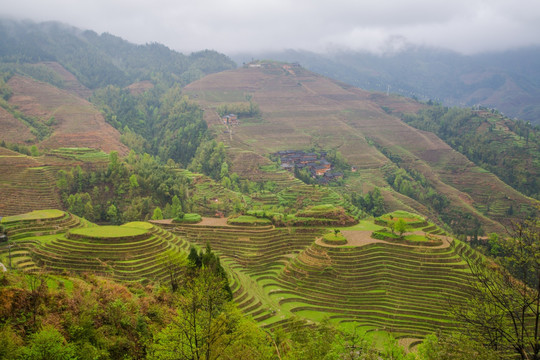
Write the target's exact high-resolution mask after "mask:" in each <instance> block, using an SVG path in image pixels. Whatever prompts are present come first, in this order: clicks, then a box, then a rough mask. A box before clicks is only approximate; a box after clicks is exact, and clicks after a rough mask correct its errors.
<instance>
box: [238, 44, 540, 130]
mask: <svg viewBox="0 0 540 360" xmlns="http://www.w3.org/2000/svg"><path fill="white" fill-rule="evenodd" d="M253 58H260V59H275V60H279V61H287V62H299V63H300V64H301V65H302V66H304V67H305V68H307V69H309V70H311V71H314V72H317V73H319V74H322V75H325V76H328V77H331V78H333V79H336V80H340V81H343V82H346V83H348V84H351V85H353V86H357V87H360V88H363V89H367V90H377V91H383V92H386V91H390V92H392V93H397V94H401V95H405V96H408V97H415V98H418V99H420V100H428V99H432V100H436V101H438V102H441V103H443V104H444V105H448V106H467V107H469V106H473V105H482V106H486V107H490V108H496V109H497V110H499V111H501V112H502V113H504V114H505V115H507V116H509V117H517V118H520V119H522V120H525V121H530V122H531V123H535V124H540V47H529V48H523V49H516V50H511V51H507V52H500V53H485V54H478V55H471V56H466V55H461V54H458V53H455V52H451V51H444V50H440V49H433V48H421V47H415V48H413V47H411V48H408V49H407V50H404V51H401V52H396V53H392V54H386V55H375V54H371V53H367V52H353V51H340V52H333V53H330V54H326V55H323V54H315V53H311V52H306V51H294V50H288V51H284V52H281V53H267V54H257V55H253V54H244V55H236V56H234V59H235V60H236V61H237V62H238V63H240V64H241V63H243V62H249V61H251V59H253Z"/></svg>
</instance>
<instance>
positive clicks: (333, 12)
mask: <svg viewBox="0 0 540 360" xmlns="http://www.w3.org/2000/svg"><path fill="white" fill-rule="evenodd" d="M0 14H1V15H10V16H15V17H18V18H28V19H32V20H36V21H45V20H57V21H62V22H65V23H68V24H70V25H74V26H77V27H80V28H83V29H91V30H95V31H96V32H98V33H101V32H109V33H111V34H113V35H117V36H120V37H122V38H124V39H126V40H129V41H131V42H135V43H140V44H142V43H147V42H159V43H162V44H165V45H167V46H169V47H170V48H173V49H175V50H179V51H182V52H190V51H196V50H202V49H214V50H218V51H221V52H224V53H226V54H231V53H234V52H256V51H264V50H281V49H304V50H311V51H316V52H324V51H327V50H328V49H336V48H337V49H340V48H352V49H355V50H360V49H362V50H370V51H375V52H381V51H386V50H395V49H399V47H400V46H402V45H404V44H407V43H412V44H419V45H430V46H438V47H443V48H448V49H453V50H456V51H459V52H462V53H475V52H481V51H486V50H504V49H507V48H514V47H519V46H524V45H533V44H540V1H539V0H453V1H448V0H369V1H366V0H332V1H328V0H327V1H323V0H271V1H264V0H261V1H254V0H189V1H186V0H152V1H150V0H90V1H89V0H83V1H81V0H15V1H8V0H4V4H3V5H2V9H1V10H0Z"/></svg>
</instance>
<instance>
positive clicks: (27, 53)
mask: <svg viewBox="0 0 540 360" xmlns="http://www.w3.org/2000/svg"><path fill="white" fill-rule="evenodd" d="M0 61H2V62H3V63H7V64H15V63H17V62H19V63H38V62H43V61H53V62H58V63H60V64H61V65H62V66H63V67H65V68H66V69H67V70H68V71H70V72H71V73H73V74H74V75H75V76H76V77H77V78H78V80H79V81H80V82H81V83H82V84H83V85H85V86H86V87H88V88H90V89H96V88H100V87H104V86H106V85H115V86H120V87H124V86H127V85H129V84H131V83H133V82H136V81H141V80H154V81H157V80H159V81H165V82H167V83H168V84H169V85H170V84H172V83H181V84H187V83H189V82H191V81H193V80H196V79H198V78H200V77H202V76H204V75H205V74H209V73H212V72H218V71H222V70H226V69H232V68H235V67H236V65H235V63H234V62H233V61H232V60H230V59H229V58H227V57H226V56H225V55H223V54H220V53H217V52H215V51H210V50H204V51H200V52H196V53H192V54H190V55H183V54H181V53H178V52H176V51H173V50H171V49H169V48H167V47H166V46H164V45H161V44H158V43H152V44H145V45H135V44H132V43H129V42H128V41H126V40H123V39H121V38H119V37H116V36H114V35H111V34H107V33H104V34H101V35H98V34H97V33H95V32H93V31H90V30H81V29H77V28H75V27H71V26H68V25H65V24H61V23H57V22H46V23H34V22H30V21H15V20H6V19H0ZM3 67H4V68H5V67H6V65H5V64H4V65H3ZM8 68H9V67H8ZM19 71H23V72H24V69H22V70H21V69H20V68H19ZM57 85H61V82H60V84H57Z"/></svg>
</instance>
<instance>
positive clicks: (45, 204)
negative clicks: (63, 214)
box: [0, 148, 62, 216]
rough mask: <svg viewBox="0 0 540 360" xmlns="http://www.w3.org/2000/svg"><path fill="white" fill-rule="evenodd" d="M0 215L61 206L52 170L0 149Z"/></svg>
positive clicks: (30, 159) (29, 159)
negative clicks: (0, 189)
mask: <svg viewBox="0 0 540 360" xmlns="http://www.w3.org/2000/svg"><path fill="white" fill-rule="evenodd" d="M0 149H1V150H0V187H1V188H2V191H1V194H0V216H8V215H15V214H21V213H25V212H28V211H32V210H40V209H54V208H60V207H61V205H62V204H61V201H60V196H59V194H58V192H57V191H56V189H55V184H56V181H55V177H54V170H53V169H52V168H51V167H50V166H47V165H44V164H43V163H42V162H40V161H39V160H36V159H34V158H32V157H29V156H26V155H21V154H19V153H16V152H14V151H11V150H8V149H5V148H0Z"/></svg>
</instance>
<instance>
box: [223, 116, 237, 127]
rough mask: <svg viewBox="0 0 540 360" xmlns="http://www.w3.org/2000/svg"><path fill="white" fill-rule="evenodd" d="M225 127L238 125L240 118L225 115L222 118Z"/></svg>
mask: <svg viewBox="0 0 540 360" xmlns="http://www.w3.org/2000/svg"><path fill="white" fill-rule="evenodd" d="M221 120H223V123H224V124H225V125H238V123H239V122H238V116H237V115H235V114H229V115H225V116H223V117H222V118H221Z"/></svg>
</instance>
